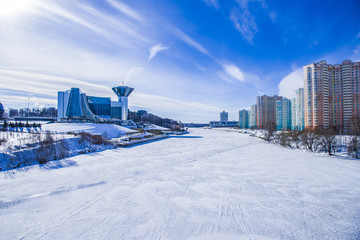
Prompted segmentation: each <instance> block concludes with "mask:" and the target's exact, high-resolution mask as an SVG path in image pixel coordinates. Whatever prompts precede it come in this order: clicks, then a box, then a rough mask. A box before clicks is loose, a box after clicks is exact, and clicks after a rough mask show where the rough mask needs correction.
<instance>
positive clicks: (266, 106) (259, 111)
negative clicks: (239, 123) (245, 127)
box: [256, 95, 282, 129]
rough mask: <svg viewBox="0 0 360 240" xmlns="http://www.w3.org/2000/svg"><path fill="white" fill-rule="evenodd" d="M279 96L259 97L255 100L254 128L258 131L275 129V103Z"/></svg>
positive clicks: (279, 98)
mask: <svg viewBox="0 0 360 240" xmlns="http://www.w3.org/2000/svg"><path fill="white" fill-rule="evenodd" d="M281 98H282V97H280V96H276V95H275V96H273V97H270V96H266V95H263V96H259V97H257V98H256V126H257V128H259V129H264V128H267V127H276V103H277V101H278V100H281Z"/></svg>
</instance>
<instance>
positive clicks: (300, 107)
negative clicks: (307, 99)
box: [291, 88, 305, 131]
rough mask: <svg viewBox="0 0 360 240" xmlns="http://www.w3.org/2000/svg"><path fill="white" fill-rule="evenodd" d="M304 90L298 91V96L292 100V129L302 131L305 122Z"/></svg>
mask: <svg viewBox="0 0 360 240" xmlns="http://www.w3.org/2000/svg"><path fill="white" fill-rule="evenodd" d="M304 117H305V116H304V88H299V89H297V90H296V96H295V98H293V99H292V100H291V129H292V130H298V131H302V130H304V128H305V121H304Z"/></svg>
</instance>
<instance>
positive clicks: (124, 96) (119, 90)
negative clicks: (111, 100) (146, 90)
mask: <svg viewBox="0 0 360 240" xmlns="http://www.w3.org/2000/svg"><path fill="white" fill-rule="evenodd" d="M112 90H113V91H114V93H115V94H116V95H117V96H118V97H119V103H120V104H121V120H127V118H128V96H129V95H130V94H131V93H132V91H134V88H131V87H127V86H118V87H113V88H112Z"/></svg>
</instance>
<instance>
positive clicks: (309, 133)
mask: <svg viewBox="0 0 360 240" xmlns="http://www.w3.org/2000/svg"><path fill="white" fill-rule="evenodd" d="M300 141H301V143H302V144H303V146H304V147H305V148H306V149H308V150H310V151H312V152H314V151H317V149H318V148H319V146H320V143H321V142H320V137H319V135H318V132H317V131H315V130H311V129H309V130H305V131H304V132H303V133H302V134H301V135H300Z"/></svg>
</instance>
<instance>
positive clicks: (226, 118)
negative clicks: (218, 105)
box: [220, 111, 229, 122]
mask: <svg viewBox="0 0 360 240" xmlns="http://www.w3.org/2000/svg"><path fill="white" fill-rule="evenodd" d="M227 121H229V113H227V112H225V111H222V112H221V113H220V122H227Z"/></svg>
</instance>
